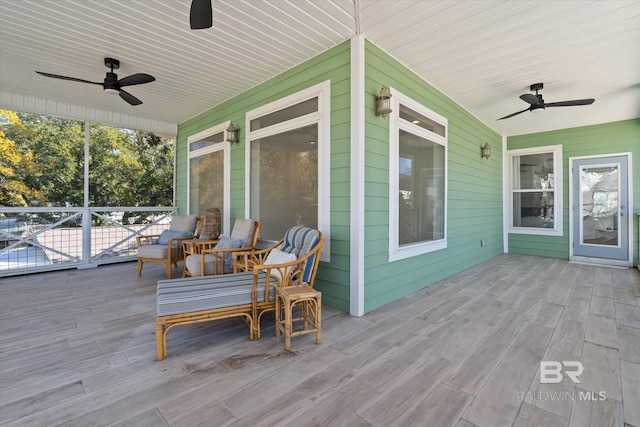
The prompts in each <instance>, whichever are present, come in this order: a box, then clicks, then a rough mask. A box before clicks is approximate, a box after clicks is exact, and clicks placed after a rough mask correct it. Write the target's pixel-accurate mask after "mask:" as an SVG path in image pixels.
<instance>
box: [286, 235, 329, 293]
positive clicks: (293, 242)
mask: <svg viewBox="0 0 640 427" xmlns="http://www.w3.org/2000/svg"><path fill="white" fill-rule="evenodd" d="M319 240H320V234H319V233H318V230H315V229H313V228H308V227H302V226H295V227H291V228H290V229H288V230H287V232H286V233H285V234H284V241H283V242H282V244H281V245H280V247H279V248H278V249H280V250H281V251H283V252H288V253H290V254H295V255H296V257H298V258H300V257H301V256H305V255H306V254H308V253H309V251H311V250H312V249H314V248H315V247H316V245H317V244H318V241H319ZM315 259H316V255H313V256H312V257H309V259H307V261H306V263H305V266H304V272H303V274H302V280H303V281H304V282H305V283H308V282H309V280H311V274H312V273H313V264H314V263H315Z"/></svg>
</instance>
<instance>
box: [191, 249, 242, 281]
mask: <svg viewBox="0 0 640 427" xmlns="http://www.w3.org/2000/svg"><path fill="white" fill-rule="evenodd" d="M214 258H215V255H212V254H206V255H205V256H204V274H205V275H210V274H213V261H214ZM222 259H223V257H222V256H218V269H217V272H218V273H220V269H221V267H222V265H223V262H222ZM201 261H202V256H201V255H199V254H198V255H189V256H188V257H187V258H186V259H185V261H184V262H185V264H186V266H187V270H189V273H191V275H192V276H199V275H200V262H201ZM231 271H233V267H231V268H229V267H226V266H225V269H224V272H225V273H231Z"/></svg>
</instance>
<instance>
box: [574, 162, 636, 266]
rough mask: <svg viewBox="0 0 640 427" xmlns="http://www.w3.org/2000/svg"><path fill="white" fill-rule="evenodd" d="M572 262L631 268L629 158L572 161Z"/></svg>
mask: <svg viewBox="0 0 640 427" xmlns="http://www.w3.org/2000/svg"><path fill="white" fill-rule="evenodd" d="M571 174H572V188H571V194H572V195H571V203H572V209H571V215H572V221H571V222H572V227H571V234H572V237H571V244H572V251H571V252H572V257H571V258H572V259H573V260H578V261H580V260H582V261H591V262H597V263H600V264H611V265H629V263H630V262H631V260H630V252H629V244H630V239H629V237H630V233H629V230H630V226H631V224H632V222H631V221H630V211H631V210H630V209H629V192H630V188H629V158H628V156H626V155H616V156H611V157H606V156H603V157H590V158H579V159H578V158H576V159H571Z"/></svg>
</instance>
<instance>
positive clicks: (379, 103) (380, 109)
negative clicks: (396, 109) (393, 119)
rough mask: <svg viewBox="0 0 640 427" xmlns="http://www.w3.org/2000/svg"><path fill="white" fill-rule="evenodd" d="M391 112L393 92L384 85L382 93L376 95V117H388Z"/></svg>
mask: <svg viewBox="0 0 640 427" xmlns="http://www.w3.org/2000/svg"><path fill="white" fill-rule="evenodd" d="M389 114H391V92H390V91H389V88H388V87H386V86H382V89H380V94H379V95H378V96H376V117H379V116H382V117H387V116H388V115H389Z"/></svg>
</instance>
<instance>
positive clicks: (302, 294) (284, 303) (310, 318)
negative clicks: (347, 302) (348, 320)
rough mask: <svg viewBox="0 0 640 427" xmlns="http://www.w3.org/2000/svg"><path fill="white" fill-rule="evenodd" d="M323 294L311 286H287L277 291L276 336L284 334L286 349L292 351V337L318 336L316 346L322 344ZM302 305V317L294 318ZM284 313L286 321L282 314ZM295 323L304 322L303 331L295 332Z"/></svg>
mask: <svg viewBox="0 0 640 427" xmlns="http://www.w3.org/2000/svg"><path fill="white" fill-rule="evenodd" d="M321 300H322V293H321V292H319V291H316V290H315V289H313V288H312V287H311V286H308V285H304V286H285V287H279V288H277V290H276V336H277V337H278V336H280V332H283V333H284V348H285V350H291V337H296V336H299V335H304V334H311V333H315V334H316V344H321V343H322V334H321V324H322V313H321V311H322V305H321V303H322V301H321ZM298 304H299V305H300V306H301V308H302V312H301V314H300V317H295V318H294V317H293V309H294V307H295V306H296V305H298ZM283 311H284V319H282V312H283ZM294 322H302V329H298V330H295V331H294V330H293V327H294Z"/></svg>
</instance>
